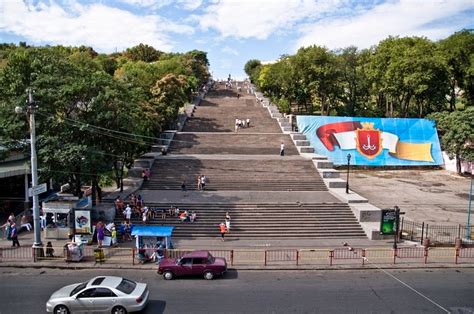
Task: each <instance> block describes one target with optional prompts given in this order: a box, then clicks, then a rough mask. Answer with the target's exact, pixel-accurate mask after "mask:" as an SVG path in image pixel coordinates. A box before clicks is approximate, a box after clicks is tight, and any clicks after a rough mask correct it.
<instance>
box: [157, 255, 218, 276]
mask: <svg viewBox="0 0 474 314" xmlns="http://www.w3.org/2000/svg"><path fill="white" fill-rule="evenodd" d="M226 271H227V262H226V260H225V258H222V257H214V256H212V255H211V253H209V252H208V251H194V252H191V253H188V254H185V255H183V256H182V257H181V258H177V259H170V258H165V259H164V260H162V261H161V262H160V266H159V267H158V274H160V275H163V278H165V279H166V280H170V279H173V278H174V277H175V276H176V277H177V276H196V275H199V276H204V278H205V279H207V280H211V279H213V278H214V276H216V275H223V274H224V273H225V272H226Z"/></svg>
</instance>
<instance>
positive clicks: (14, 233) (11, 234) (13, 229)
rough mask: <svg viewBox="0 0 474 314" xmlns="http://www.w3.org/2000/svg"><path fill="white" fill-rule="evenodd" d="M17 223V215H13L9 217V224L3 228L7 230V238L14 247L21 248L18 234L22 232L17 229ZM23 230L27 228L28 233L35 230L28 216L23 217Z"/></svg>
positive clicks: (21, 221) (21, 222) (21, 225)
mask: <svg viewBox="0 0 474 314" xmlns="http://www.w3.org/2000/svg"><path fill="white" fill-rule="evenodd" d="M16 221H17V218H16V217H15V214H14V213H11V214H10V215H9V216H8V219H7V222H6V223H5V224H3V225H2V226H1V227H2V228H3V229H4V230H5V238H6V239H7V240H9V241H10V240H11V241H12V247H14V246H20V242H19V241H18V233H19V231H20V230H19V229H18V227H17V223H16ZM22 228H25V229H26V230H27V231H31V229H33V226H32V225H31V223H30V220H29V218H28V217H27V216H26V215H22V216H21V219H20V229H22Z"/></svg>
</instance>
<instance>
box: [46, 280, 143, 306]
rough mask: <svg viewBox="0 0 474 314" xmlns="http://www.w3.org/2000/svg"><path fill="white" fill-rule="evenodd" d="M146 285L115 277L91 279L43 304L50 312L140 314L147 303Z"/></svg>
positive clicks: (59, 292) (70, 286)
mask: <svg viewBox="0 0 474 314" xmlns="http://www.w3.org/2000/svg"><path fill="white" fill-rule="evenodd" d="M148 296H149V291H148V288H147V285H146V283H139V282H134V281H132V280H129V279H125V278H122V277H114V276H99V277H94V278H92V279H91V280H89V281H87V282H82V283H76V284H73V285H68V286H65V287H62V288H61V289H59V290H58V291H56V292H54V293H53V294H52V295H51V297H50V298H49V300H48V302H46V312H48V313H51V312H54V313H65V314H68V313H91V312H106V313H113V314H119V313H121V314H122V313H128V312H136V311H141V310H142V309H143V308H145V306H146V305H147V303H148Z"/></svg>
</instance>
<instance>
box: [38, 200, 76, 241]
mask: <svg viewBox="0 0 474 314" xmlns="http://www.w3.org/2000/svg"><path fill="white" fill-rule="evenodd" d="M74 204H75V202H61V201H51V202H43V206H42V210H43V212H44V214H45V215H46V228H45V229H44V231H43V232H44V237H45V239H56V240H59V239H67V238H68V237H69V233H70V228H71V226H70V215H71V213H72V208H73V206H74Z"/></svg>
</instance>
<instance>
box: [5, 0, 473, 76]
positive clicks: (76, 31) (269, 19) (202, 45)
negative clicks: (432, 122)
mask: <svg viewBox="0 0 474 314" xmlns="http://www.w3.org/2000/svg"><path fill="white" fill-rule="evenodd" d="M473 28H474V0H371V1H369V0H239V1H237V0H207V1H205V0H175V1H172V0H96V1H93V0H0V42H2V43H15V44H18V43H19V42H26V43H27V44H29V45H35V46H41V45H64V46H80V45H85V46H90V47H92V48H94V50H96V51H98V52H101V53H111V52H115V51H118V52H120V51H123V50H125V49H126V48H129V47H133V46H135V45H138V44H140V43H143V44H147V45H150V46H153V47H155V48H156V49H158V50H162V51H166V52H186V51H190V50H193V49H198V50H203V51H206V52H207V53H208V58H209V61H210V70H211V73H212V75H213V77H214V78H216V79H224V78H227V76H228V75H229V74H231V75H232V77H233V78H236V79H243V78H245V77H246V74H245V72H244V70H243V68H244V65H245V63H246V62H247V61H248V60H250V59H258V60H261V61H262V62H269V61H274V60H277V59H278V58H279V57H280V56H282V55H285V54H294V53H296V51H297V50H298V49H299V48H300V47H303V46H309V45H319V46H325V47H327V48H329V49H339V48H344V47H348V46H356V47H358V48H360V49H363V48H369V47H371V46H372V45H376V44H377V43H378V42H379V41H380V40H383V39H385V38H387V37H388V36H400V37H404V36H424V37H427V38H429V39H431V40H439V39H443V38H446V37H448V36H449V35H451V34H453V33H454V32H456V31H459V30H462V29H473Z"/></svg>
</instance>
